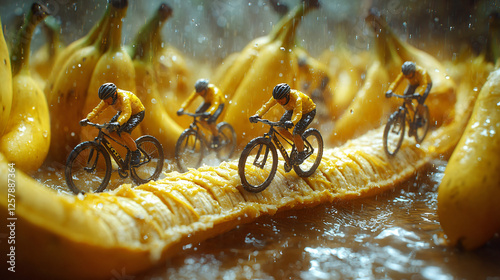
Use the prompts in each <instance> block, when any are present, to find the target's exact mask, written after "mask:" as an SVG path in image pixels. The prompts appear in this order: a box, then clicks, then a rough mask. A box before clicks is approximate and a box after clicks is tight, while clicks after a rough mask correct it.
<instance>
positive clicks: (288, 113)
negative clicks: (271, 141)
mask: <svg viewBox="0 0 500 280" xmlns="http://www.w3.org/2000/svg"><path fill="white" fill-rule="evenodd" d="M292 115H293V110H288V111H286V112H285V113H284V114H283V116H281V119H280V122H285V121H290V120H292ZM278 131H279V133H280V134H281V135H283V136H284V137H285V138H287V139H288V140H290V141H293V135H292V134H291V133H290V131H288V129H286V128H283V127H280V128H278Z"/></svg>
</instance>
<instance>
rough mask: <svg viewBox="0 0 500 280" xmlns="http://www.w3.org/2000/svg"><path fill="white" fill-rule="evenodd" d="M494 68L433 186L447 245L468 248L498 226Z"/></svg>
mask: <svg viewBox="0 0 500 280" xmlns="http://www.w3.org/2000/svg"><path fill="white" fill-rule="evenodd" d="M499 104H500V69H498V68H497V69H496V70H495V71H493V72H491V74H490V75H489V77H488V79H487V81H486V83H485V84H484V86H483V87H482V89H481V91H480V93H479V97H478V99H477V101H476V104H475V107H474V111H473V114H472V117H471V119H470V120H469V123H468V125H467V128H466V130H465V132H464V134H463V135H462V138H461V139H460V142H459V143H458V145H457V147H456V148H455V150H454V152H453V154H452V155H451V157H450V160H449V161H448V165H447V167H446V170H445V172H444V177H443V179H442V181H441V184H440V185H439V189H438V216H439V221H440V223H441V227H442V228H443V231H444V233H445V235H446V238H447V241H448V243H449V244H450V245H453V246H455V245H459V246H461V247H463V248H464V249H467V250H472V249H475V248H478V247H480V246H482V245H484V244H485V243H486V242H487V241H488V240H489V239H491V238H492V237H493V236H494V235H495V234H496V233H498V232H499V231H500V204H499V203H498V201H499V200H500V188H499V186H500V176H498V173H497V172H498V170H500V158H499V157H498V155H499V154H500V128H499V126H498V123H500V110H499V109H498V106H499Z"/></svg>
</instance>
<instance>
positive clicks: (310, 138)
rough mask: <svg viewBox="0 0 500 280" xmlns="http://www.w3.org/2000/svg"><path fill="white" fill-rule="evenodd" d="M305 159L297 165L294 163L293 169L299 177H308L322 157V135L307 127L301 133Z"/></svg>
mask: <svg viewBox="0 0 500 280" xmlns="http://www.w3.org/2000/svg"><path fill="white" fill-rule="evenodd" d="M302 139H304V151H305V152H306V154H307V157H306V160H304V162H302V163H301V164H299V165H294V166H293V170H295V173H297V175H299V176H300V177H309V176H311V175H312V174H313V173H314V171H316V169H317V168H318V166H319V164H320V163H321V158H323V137H322V136H321V133H319V131H318V130H317V129H314V128H309V129H308V130H306V131H305V132H304V135H302Z"/></svg>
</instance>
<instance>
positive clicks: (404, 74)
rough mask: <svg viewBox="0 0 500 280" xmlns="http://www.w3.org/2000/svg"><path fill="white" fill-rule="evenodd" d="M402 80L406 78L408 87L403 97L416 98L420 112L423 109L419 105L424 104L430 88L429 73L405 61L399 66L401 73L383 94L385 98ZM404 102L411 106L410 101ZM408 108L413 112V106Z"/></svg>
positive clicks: (389, 95)
mask: <svg viewBox="0 0 500 280" xmlns="http://www.w3.org/2000/svg"><path fill="white" fill-rule="evenodd" d="M403 78H406V79H407V80H408V87H407V88H406V90H405V92H404V95H405V96H412V95H413V96H415V97H417V98H416V99H417V101H418V105H417V110H422V109H423V107H422V106H421V105H422V104H424V102H425V100H426V99H427V96H428V95H429V92H430V91H431V88H432V80H431V77H430V76H429V73H427V71H426V70H425V69H424V68H422V67H420V66H418V65H416V64H415V62H412V61H406V62H405V63H403V65H402V66H401V73H399V75H398V76H397V77H396V80H394V82H392V84H391V85H390V87H389V90H388V91H387V92H386V93H385V96H386V97H387V98H389V97H391V96H392V95H393V93H394V91H395V90H396V89H397V87H398V86H399V84H400V83H401V82H402V81H403ZM404 102H405V103H409V104H407V105H412V104H411V103H412V100H411V99H405V101H404ZM408 108H411V109H413V110H415V109H414V107H413V105H412V106H408ZM420 113H422V112H420ZM418 123H419V120H417V124H418Z"/></svg>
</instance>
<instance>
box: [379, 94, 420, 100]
mask: <svg viewBox="0 0 500 280" xmlns="http://www.w3.org/2000/svg"><path fill="white" fill-rule="evenodd" d="M386 96H387V98H389V97H392V96H396V97H397V98H403V99H418V98H420V95H419V94H418V95H417V94H412V95H399V94H395V93H391V94H390V95H386Z"/></svg>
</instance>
